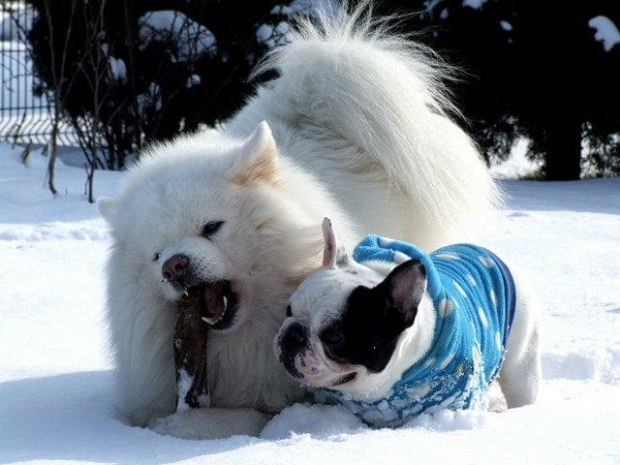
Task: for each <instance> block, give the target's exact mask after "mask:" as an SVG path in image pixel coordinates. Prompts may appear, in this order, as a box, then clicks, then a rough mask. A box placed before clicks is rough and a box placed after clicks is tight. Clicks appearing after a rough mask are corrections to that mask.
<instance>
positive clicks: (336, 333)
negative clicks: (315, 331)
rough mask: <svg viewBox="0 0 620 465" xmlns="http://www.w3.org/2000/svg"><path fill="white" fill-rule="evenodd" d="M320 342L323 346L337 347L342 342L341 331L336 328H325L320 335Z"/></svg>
mask: <svg viewBox="0 0 620 465" xmlns="http://www.w3.org/2000/svg"><path fill="white" fill-rule="evenodd" d="M321 340H322V341H323V342H324V343H325V344H329V345H332V346H337V345H339V344H342V342H343V341H344V336H343V334H342V331H340V330H339V329H337V328H327V329H325V330H323V332H322V333H321Z"/></svg>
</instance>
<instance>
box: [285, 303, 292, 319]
mask: <svg viewBox="0 0 620 465" xmlns="http://www.w3.org/2000/svg"><path fill="white" fill-rule="evenodd" d="M286 316H287V317H289V316H293V311H292V310H291V306H290V305H289V306H288V307H286Z"/></svg>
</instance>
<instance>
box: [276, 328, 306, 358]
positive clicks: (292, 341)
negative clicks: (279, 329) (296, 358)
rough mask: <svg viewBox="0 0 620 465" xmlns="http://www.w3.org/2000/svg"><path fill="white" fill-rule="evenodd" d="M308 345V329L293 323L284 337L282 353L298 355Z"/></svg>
mask: <svg viewBox="0 0 620 465" xmlns="http://www.w3.org/2000/svg"><path fill="white" fill-rule="evenodd" d="M307 343H308V328H306V327H305V326H304V325H302V324H301V323H298V322H295V323H291V324H290V325H289V326H288V328H286V332H285V333H284V335H283V336H282V342H281V346H282V351H284V352H288V353H291V352H293V353H296V352H298V351H299V349H301V348H302V347H305V346H306V344H307Z"/></svg>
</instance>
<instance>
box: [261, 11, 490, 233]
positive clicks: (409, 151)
mask: <svg viewBox="0 0 620 465" xmlns="http://www.w3.org/2000/svg"><path fill="white" fill-rule="evenodd" d="M344 8H345V9H346V6H345V7H344ZM369 10H370V9H369V8H368V5H367V4H363V5H362V6H360V7H357V8H356V9H354V10H353V12H351V13H347V12H346V11H344V10H341V11H340V13H336V14H333V13H331V14H330V13H327V14H326V13H318V15H316V16H314V17H313V18H312V20H308V19H306V20H300V22H299V25H298V28H297V30H296V31H295V32H293V33H292V34H291V37H290V41H289V43H287V44H286V45H285V46H282V47H279V48H277V49H275V50H273V51H272V52H271V54H270V55H269V56H268V57H267V59H266V60H265V61H264V62H263V63H262V65H261V66H260V67H259V69H258V70H257V73H260V72H263V71H265V70H268V69H275V70H277V71H278V72H279V75H280V78H279V79H278V80H277V82H276V84H275V86H276V87H275V89H276V90H275V91H276V92H277V94H278V95H279V96H283V95H285V96H286V100H287V101H288V103H287V104H285V105H284V104H283V105H282V106H281V107H279V112H280V113H282V112H287V113H288V114H287V115H286V119H287V120H289V121H300V122H306V123H308V124H310V125H312V126H314V127H323V128H325V130H327V131H330V133H336V134H337V135H338V137H340V138H341V139H343V140H345V141H347V142H349V143H352V144H354V145H355V146H356V147H358V148H359V149H361V152H362V153H364V154H366V155H367V156H368V157H369V159H370V164H372V165H374V166H376V165H377V164H379V165H380V166H382V167H383V169H384V170H385V171H386V173H387V178H388V179H389V182H390V183H391V184H396V186H394V187H396V188H397V189H398V190H399V191H400V192H404V193H405V195H406V196H408V197H409V198H410V199H412V200H413V202H415V210H416V211H417V212H419V213H418V215H419V214H422V215H424V216H425V217H426V218H425V219H426V220H428V222H429V223H432V224H433V228H437V229H438V230H440V229H445V230H454V229H455V226H456V227H459V228H460V227H461V226H462V225H463V224H464V223H466V222H467V221H468V220H470V219H471V217H472V213H476V212H481V211H485V210H489V208H490V207H492V206H493V205H497V204H498V203H499V202H500V197H501V196H500V195H499V193H498V190H497V187H496V185H495V183H494V182H493V180H492V179H491V177H490V176H489V174H488V172H487V169H486V166H485V164H484V162H483V161H482V160H481V157H480V155H479V153H478V150H477V148H476V147H475V145H474V143H473V142H472V140H471V139H470V138H469V137H468V136H467V135H466V134H465V133H464V132H463V131H462V130H461V129H460V128H459V127H458V126H457V125H456V124H455V123H454V122H453V121H452V120H451V118H450V115H451V114H452V115H454V114H458V111H457V109H456V108H455V106H454V105H453V104H452V103H451V101H450V98H449V94H448V92H447V90H446V88H445V86H444V85H443V82H444V81H445V80H446V79H450V78H451V77H452V76H453V70H452V69H451V68H450V67H449V66H447V65H446V64H445V63H443V62H442V61H441V60H440V59H439V58H438V57H437V56H436V55H435V54H434V53H433V52H432V51H430V50H429V49H428V48H426V47H424V46H422V45H420V44H417V43H415V42H412V41H410V40H409V38H407V37H403V36H402V35H400V36H399V35H396V34H393V33H392V32H391V30H390V29H391V27H390V26H389V24H388V23H390V20H385V19H379V20H377V19H373V18H371V14H370V12H369Z"/></svg>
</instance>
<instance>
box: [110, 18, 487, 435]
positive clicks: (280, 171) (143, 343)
mask: <svg viewBox="0 0 620 465" xmlns="http://www.w3.org/2000/svg"><path fill="white" fill-rule="evenodd" d="M360 16H361V13H360V10H357V11H356V12H354V13H353V14H352V15H347V14H344V13H342V14H340V15H338V16H337V17H335V18H334V17H333V16H331V17H328V16H326V15H324V16H319V20H318V23H319V24H318V25H311V24H310V23H309V22H308V23H303V24H301V25H300V26H299V28H298V31H297V32H295V33H294V34H292V36H291V38H290V42H289V43H288V44H287V45H285V46H283V47H280V48H278V49H277V50H275V51H274V52H273V53H272V54H271V55H270V57H269V58H268V60H267V61H266V62H265V63H264V64H263V65H262V68H261V69H263V70H264V69H267V68H270V69H276V70H277V71H278V73H279V77H278V78H277V79H275V80H274V81H272V82H270V83H268V84H266V85H264V86H262V87H260V88H259V89H258V90H257V95H256V96H255V97H253V98H252V99H251V100H250V101H249V102H248V104H247V105H246V107H245V108H244V109H243V110H241V111H240V113H239V114H238V115H237V116H236V117H235V118H233V119H232V120H231V121H230V122H229V123H227V124H226V125H224V126H223V127H222V128H220V129H218V130H212V131H206V132H201V133H198V134H195V135H191V136H182V137H179V138H178V139H176V140H174V141H173V142H170V143H166V144H162V145H158V146H156V147H154V148H152V149H151V150H150V151H149V153H145V154H143V155H142V157H141V161H140V163H139V164H138V166H136V167H135V168H134V169H132V170H131V172H130V173H129V175H128V176H127V178H126V180H125V182H124V184H123V186H122V189H121V192H120V193H119V194H118V196H117V198H116V199H114V200H112V199H108V198H106V199H101V200H100V202H99V208H100V211H101V213H102V215H103V216H104V217H105V218H106V220H107V221H108V222H109V224H110V226H111V229H112V236H113V247H112V251H111V256H110V258H109V262H108V267H107V276H108V320H109V326H110V333H111V341H112V343H113V349H114V352H115V356H116V358H115V360H116V370H117V377H118V388H119V390H118V395H119V406H120V408H121V410H122V412H123V413H124V415H126V417H127V419H128V420H129V421H130V422H131V423H132V424H136V425H147V424H150V425H151V426H152V427H154V428H155V429H157V430H158V431H162V432H167V433H170V434H175V435H181V436H187V437H223V436H228V435H231V434H237V433H248V434H256V433H258V432H259V431H260V429H261V427H262V425H263V424H264V422H265V421H266V418H268V414H270V413H273V412H277V411H278V410H280V409H282V408H283V407H284V406H286V405H288V404H289V403H291V402H293V401H295V400H297V399H300V397H301V396H302V395H303V392H302V391H301V390H300V388H299V387H297V385H296V383H294V382H292V381H291V380H290V379H289V377H287V375H286V373H285V370H284V369H283V368H282V367H281V366H280V364H279V363H278V361H277V360H276V358H275V356H274V354H273V351H272V340H273V338H274V335H275V334H276V333H277V331H278V329H279V327H280V325H281V323H282V321H283V320H284V318H285V312H286V307H287V302H288V299H289V296H290V295H291V293H292V292H293V291H294V290H295V289H296V287H297V286H298V285H299V283H300V282H301V281H302V280H303V279H304V278H306V277H307V276H308V275H309V274H310V272H311V271H312V270H313V269H315V268H316V267H317V266H318V265H319V264H320V262H321V253H322V238H321V235H320V231H319V230H317V229H318V228H316V225H317V224H319V223H320V221H321V219H322V218H323V217H324V216H325V215H328V216H330V217H331V218H332V219H334V221H335V223H336V224H338V225H339V228H340V229H339V231H338V233H339V237H340V238H341V241H342V242H343V244H344V245H345V246H347V247H351V246H353V245H354V244H355V243H356V242H357V241H358V240H359V239H360V238H361V237H362V236H363V235H364V234H365V233H367V232H371V231H372V232H375V233H378V234H382V235H386V236H390V237H394V238H397V239H402V240H406V241H414V242H415V243H417V244H419V245H420V246H422V247H425V248H434V247H436V246H438V245H440V244H442V243H445V242H446V241H448V240H452V239H454V238H455V236H456V237H458V235H459V234H462V231H463V226H464V224H466V222H467V221H468V220H470V219H471V218H472V216H473V214H475V213H477V212H481V211H485V210H486V209H488V208H489V207H490V206H491V205H492V204H494V203H495V202H496V201H497V198H498V194H497V190H496V187H495V185H494V183H493V181H492V179H491V178H490V176H489V174H488V173H487V170H486V167H485V165H484V163H483V161H482V160H481V158H480V156H479V153H478V152H477V150H476V148H475V146H474V144H473V143H472V141H471V140H470V139H469V137H468V136H467V135H466V134H465V133H464V132H463V131H462V130H461V129H460V128H459V127H458V126H457V125H456V124H455V123H454V122H453V121H452V120H451V119H450V117H449V116H448V112H451V111H452V110H453V108H452V106H451V104H450V103H449V101H448V99H447V98H446V94H445V92H444V89H443V87H442V84H441V82H440V80H441V79H442V78H443V74H444V71H445V66H442V65H441V64H440V63H438V62H437V61H436V60H434V59H433V58H432V54H431V53H430V52H428V51H427V50H426V49H424V48H423V47H421V46H419V45H416V44H413V43H410V42H409V41H407V40H405V39H402V38H398V37H395V36H393V35H390V34H389V33H387V32H386V31H385V30H384V29H385V28H383V27H382V26H381V25H377V24H374V25H373V24H372V21H370V20H368V18H360ZM189 292H192V293H197V295H198V297H199V298H201V299H202V300H203V304H204V306H205V307H206V308H205V312H206V313H207V314H208V315H209V316H210V319H209V322H210V323H213V326H212V328H211V331H210V333H209V336H208V346H207V366H208V385H209V392H210V405H211V408H206V409H198V410H190V411H188V412H186V413H184V414H183V415H180V414H177V415H174V416H172V417H169V418H167V419H161V420H157V419H158V418H159V417H164V416H166V415H169V414H171V413H173V412H174V411H175V399H176V395H177V390H176V387H175V365H174V356H173V337H174V331H175V318H176V313H175V305H176V303H177V301H179V299H181V298H182V296H183V295H185V294H186V293H189ZM214 302H215V303H214Z"/></svg>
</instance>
